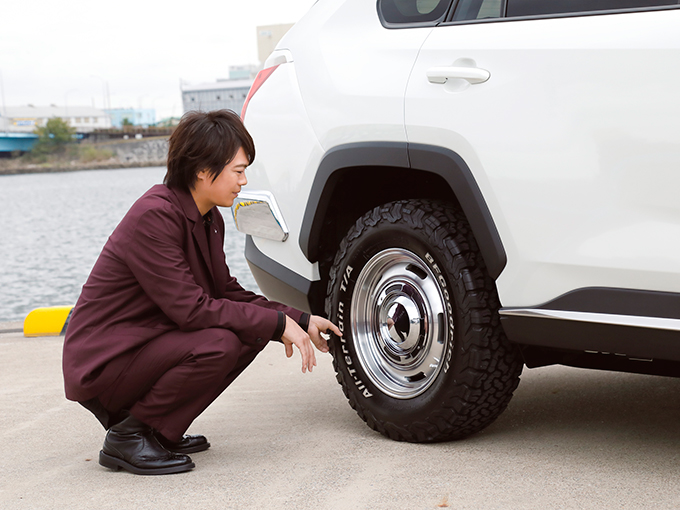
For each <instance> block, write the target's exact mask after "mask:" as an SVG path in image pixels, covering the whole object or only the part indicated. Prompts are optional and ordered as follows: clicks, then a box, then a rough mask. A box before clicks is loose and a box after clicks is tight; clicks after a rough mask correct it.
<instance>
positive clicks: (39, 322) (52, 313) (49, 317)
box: [24, 306, 73, 336]
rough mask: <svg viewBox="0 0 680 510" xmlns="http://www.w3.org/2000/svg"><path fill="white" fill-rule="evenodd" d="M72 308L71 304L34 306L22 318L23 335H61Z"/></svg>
mask: <svg viewBox="0 0 680 510" xmlns="http://www.w3.org/2000/svg"><path fill="white" fill-rule="evenodd" d="M72 309H73V307H72V306H49V307H45V308H36V309H35V310H33V311H32V312H30V313H29V314H28V315H27V316H26V319H24V336H59V335H63V334H64V333H65V332H66V326H67V325H68V320H69V318H70V317H71V310H72Z"/></svg>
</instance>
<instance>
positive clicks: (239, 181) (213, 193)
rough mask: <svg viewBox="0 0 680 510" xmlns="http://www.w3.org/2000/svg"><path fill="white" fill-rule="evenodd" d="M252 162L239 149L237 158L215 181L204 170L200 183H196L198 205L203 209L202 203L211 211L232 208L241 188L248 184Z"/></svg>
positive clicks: (199, 178)
mask: <svg viewBox="0 0 680 510" xmlns="http://www.w3.org/2000/svg"><path fill="white" fill-rule="evenodd" d="M249 164H250V162H249V161H248V157H247V156H246V153H245V151H244V150H243V148H239V150H238V152H237V153H236V156H234V159H232V160H231V161H230V162H229V163H228V164H227V165H225V167H224V169H223V170H222V172H221V173H220V175H218V176H217V178H216V179H215V180H214V181H213V180H212V177H211V176H210V175H209V174H208V171H207V170H203V171H202V172H199V174H198V181H197V183H196V188H195V191H197V192H198V196H196V195H194V199H196V203H197V204H199V209H201V204H200V203H199V201H200V202H202V203H203V204H204V206H205V207H207V208H208V210H209V209H211V208H212V207H213V206H216V205H218V206H220V207H231V206H232V204H233V203H234V200H235V199H236V197H237V196H238V193H239V192H240V191H241V186H245V185H246V184H248V179H246V168H247V167H248V165H249Z"/></svg>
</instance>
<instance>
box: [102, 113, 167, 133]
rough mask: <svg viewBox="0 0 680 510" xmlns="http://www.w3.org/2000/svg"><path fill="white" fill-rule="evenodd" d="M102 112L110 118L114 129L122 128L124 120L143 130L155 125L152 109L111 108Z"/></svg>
mask: <svg viewBox="0 0 680 510" xmlns="http://www.w3.org/2000/svg"><path fill="white" fill-rule="evenodd" d="M104 111H105V112H106V113H108V114H109V117H111V125H112V126H113V127H115V128H122V127H123V121H124V120H125V119H127V121H128V122H129V123H130V124H132V125H133V126H139V127H145V128H146V127H149V126H153V125H155V124H156V110H155V109H154V108H113V109H111V110H104Z"/></svg>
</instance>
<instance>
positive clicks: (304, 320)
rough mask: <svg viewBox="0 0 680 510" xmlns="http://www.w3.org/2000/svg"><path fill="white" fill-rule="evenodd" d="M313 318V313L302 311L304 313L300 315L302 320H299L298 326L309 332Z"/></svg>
mask: <svg viewBox="0 0 680 510" xmlns="http://www.w3.org/2000/svg"><path fill="white" fill-rule="evenodd" d="M311 318H312V316H311V315H309V314H308V313H305V312H302V315H301V316H300V320H299V321H298V326H300V327H301V328H302V331H304V332H305V333H307V331H308V330H309V320H310V319H311Z"/></svg>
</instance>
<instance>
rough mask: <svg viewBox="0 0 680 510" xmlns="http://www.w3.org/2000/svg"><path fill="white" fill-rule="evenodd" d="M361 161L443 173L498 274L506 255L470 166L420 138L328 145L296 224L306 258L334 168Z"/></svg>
mask: <svg viewBox="0 0 680 510" xmlns="http://www.w3.org/2000/svg"><path fill="white" fill-rule="evenodd" d="M366 166H373V167H375V166H384V167H393V168H394V167H396V168H405V169H413V170H420V171H423V172H429V173H432V174H436V175H438V176H440V177H441V178H442V179H444V181H446V183H447V184H448V186H449V187H450V188H451V191H452V192H453V194H454V195H455V196H456V199H457V200H458V203H459V204H460V206H461V208H462V209H463V212H464V213H465V216H466V217H467V220H468V222H469V224H470V228H471V229H472V232H473V234H474V236H475V239H476V240H477V244H478V245H479V249H480V251H481V253H482V257H484V261H485V263H486V266H487V270H488V272H489V275H490V276H491V277H492V278H493V279H494V280H495V279H497V278H498V276H499V275H500V274H501V272H502V271H503V269H504V268H505V265H506V263H507V256H506V253H505V249H504V248H503V243H502V241H501V238H500V234H499V233H498V229H497V228H496V224H495V223H494V221H493V218H492V216H491V212H490V211H489V208H488V206H487V205H486V201H485V200H484V196H483V195H482V192H481V190H480V189H479V186H478V185H477V181H476V180H475V178H474V176H473V175H472V172H471V171H470V168H469V167H468V166H467V164H466V163H465V161H464V160H463V158H461V157H460V155H458V154H457V153H455V152H453V151H451V150H449V149H446V148H444V147H438V146H433V145H425V144H409V143H399V142H361V143H352V144H346V145H339V146H337V147H334V148H333V149H331V150H329V151H328V153H326V155H325V156H324V158H323V159H322V160H321V163H320V164H319V168H318V170H317V172H316V175H315V177H314V182H313V183H312V187H311V190H310V193H309V199H308V201H307V207H306V209H305V213H304V216H303V220H302V225H301V228H300V237H299V244H300V248H301V249H302V252H303V253H304V254H305V256H306V257H307V259H308V260H310V261H311V262H316V261H318V256H319V253H318V248H319V245H320V242H319V240H320V239H321V235H322V225H323V219H324V217H325V215H326V212H327V208H328V206H327V204H328V202H329V200H330V197H331V196H332V194H333V189H334V188H335V186H336V184H337V181H338V178H339V175H340V173H339V170H344V169H347V168H351V167H366Z"/></svg>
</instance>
